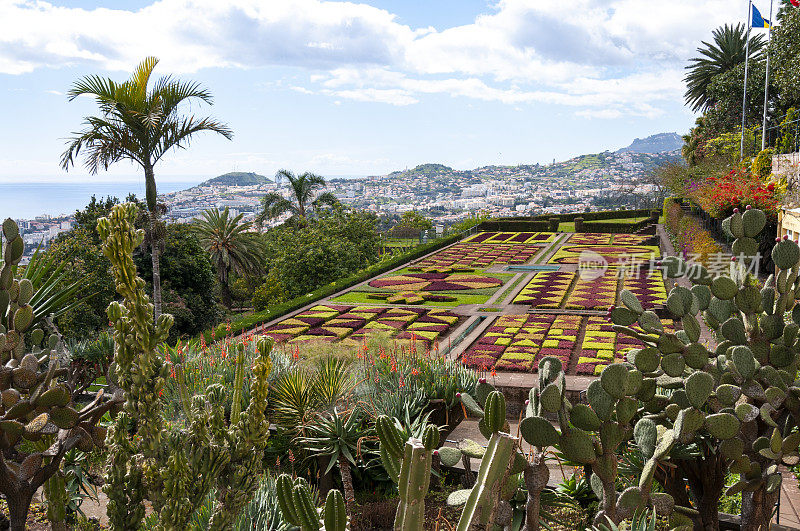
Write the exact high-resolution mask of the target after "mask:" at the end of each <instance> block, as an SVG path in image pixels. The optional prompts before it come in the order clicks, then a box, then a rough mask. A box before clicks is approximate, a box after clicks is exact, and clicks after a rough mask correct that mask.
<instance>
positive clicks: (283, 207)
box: [256, 170, 339, 226]
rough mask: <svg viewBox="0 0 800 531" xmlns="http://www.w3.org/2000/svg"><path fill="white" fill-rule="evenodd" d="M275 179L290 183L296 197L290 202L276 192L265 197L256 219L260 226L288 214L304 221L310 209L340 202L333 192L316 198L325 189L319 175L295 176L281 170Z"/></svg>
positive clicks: (323, 193)
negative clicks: (283, 179)
mask: <svg viewBox="0 0 800 531" xmlns="http://www.w3.org/2000/svg"><path fill="white" fill-rule="evenodd" d="M275 177H277V178H285V179H287V180H288V181H289V184H290V185H291V190H292V195H293V196H294V197H293V198H292V199H293V200H289V199H286V198H285V197H283V196H282V195H280V194H278V193H276V192H272V193H270V194H267V195H265V196H264V197H263V198H262V199H261V206H262V210H261V213H260V214H259V215H258V217H257V218H256V223H257V224H258V225H259V226H260V225H261V224H262V223H263V222H264V221H266V220H269V219H274V218H277V217H278V216H281V215H283V214H287V213H289V214H291V215H292V217H297V218H300V219H301V220H303V221H304V220H305V219H306V217H307V213H308V208H309V207H312V208H314V209H315V210H318V209H319V208H321V207H323V206H325V205H327V206H333V205H335V204H337V203H338V202H339V201H338V200H337V199H336V196H334V195H333V194H332V193H331V192H322V193H321V194H319V195H317V196H316V197H315V196H314V194H315V193H316V192H318V191H319V190H322V189H324V188H325V179H324V178H322V177H320V176H319V175H315V174H313V173H308V172H306V173H303V174H302V175H295V174H294V173H292V172H290V171H289V170H280V171H278V173H276V174H275Z"/></svg>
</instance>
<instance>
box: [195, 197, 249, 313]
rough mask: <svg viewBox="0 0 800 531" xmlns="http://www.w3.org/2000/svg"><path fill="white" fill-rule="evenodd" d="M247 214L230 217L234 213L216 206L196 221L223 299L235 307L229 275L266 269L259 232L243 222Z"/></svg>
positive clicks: (201, 241)
mask: <svg viewBox="0 0 800 531" xmlns="http://www.w3.org/2000/svg"><path fill="white" fill-rule="evenodd" d="M243 216H244V214H239V215H238V216H236V217H230V212H229V210H228V208H227V207H226V208H225V210H219V209H213V210H206V211H205V212H203V217H202V218H201V219H200V220H197V221H195V222H194V224H193V227H192V228H193V230H194V233H195V234H196V235H197V239H198V240H199V241H200V245H202V246H203V248H204V249H205V250H206V252H208V253H209V255H210V256H211V262H212V263H213V264H214V268H215V269H216V270H217V279H218V280H219V284H220V288H221V289H222V302H223V303H224V304H225V306H227V308H228V309H230V308H231V303H232V301H231V290H230V284H229V276H230V273H231V272H232V271H233V272H235V273H237V274H248V273H259V272H261V271H262V270H263V267H264V265H263V263H264V262H263V245H262V243H261V240H260V238H259V235H258V234H256V233H253V232H248V231H249V230H250V229H252V227H253V224H252V223H250V222H249V221H245V222H242V217H243Z"/></svg>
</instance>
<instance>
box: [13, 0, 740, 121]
mask: <svg viewBox="0 0 800 531" xmlns="http://www.w3.org/2000/svg"><path fill="white" fill-rule="evenodd" d="M739 11H742V10H740V9H738V6H734V5H732V4H731V3H730V2H729V1H728V0H705V1H697V0H673V1H670V2H652V1H651V0H572V1H571V2H569V3H568V4H566V3H564V2H563V0H500V1H499V2H498V3H497V4H496V5H495V6H494V7H493V9H492V10H491V11H490V12H489V13H488V14H484V15H481V16H478V17H477V18H476V19H475V21H474V22H473V23H471V24H467V25H462V26H457V27H452V28H447V29H444V30H442V31H437V30H435V29H433V28H428V27H426V28H416V29H415V28H410V27H408V26H406V25H403V24H400V23H399V22H398V21H397V18H396V17H395V15H393V14H392V13H390V12H388V11H386V10H382V9H378V8H375V7H372V6H369V5H365V4H359V3H355V2H340V1H324V0H266V1H265V0H226V1H225V2H219V1H218V0H159V1H157V2H155V3H153V4H151V5H149V6H147V7H145V8H142V9H140V10H138V11H125V10H116V9H105V8H98V9H94V10H85V9H79V8H66V7H60V6H57V5H54V4H51V3H47V2H43V1H35V0H30V1H23V0H0V73H7V74H22V73H26V72H30V71H32V70H34V69H37V68H58V67H61V66H64V65H72V64H83V65H88V66H89V67H91V68H98V69H103V70H112V71H119V70H122V71H128V70H130V69H131V68H132V67H133V66H134V65H135V64H136V63H137V62H138V61H139V60H140V59H141V58H142V57H144V56H145V55H157V56H159V57H161V59H162V65H161V66H162V68H163V70H164V71H171V72H176V73H187V72H189V73H190V72H195V71H197V70H199V69H203V68H211V67H223V68H259V67H265V66H274V65H277V66H289V67H300V68H304V69H307V70H309V75H308V79H309V85H308V86H305V87H304V86H298V84H297V83H295V82H292V86H291V87H289V88H290V89H291V90H296V91H298V92H301V93H306V94H312V93H315V94H323V95H327V96H329V97H332V98H335V102H338V101H340V100H353V101H369V102H379V103H385V104H391V105H412V104H414V103H417V102H418V101H420V99H421V98H422V97H424V95H426V94H449V95H452V96H454V97H460V98H470V99H475V100H482V101H497V102H502V103H505V104H509V105H519V104H525V103H534V102H542V103H548V104H554V105H566V106H570V107H575V108H576V113H577V114H579V115H581V116H592V117H604V118H615V117H620V116H623V115H638V116H650V117H652V116H657V115H659V114H661V113H663V112H664V111H663V110H662V109H661V108H660V107H659V106H660V105H662V103H663V102H664V101H673V102H674V101H680V98H681V95H682V92H683V85H682V82H681V79H682V77H683V66H684V64H685V62H686V59H688V58H689V57H691V55H692V54H693V53H694V48H696V46H697V44H698V43H699V41H700V39H704V38H708V36H709V35H710V32H711V30H712V29H713V28H715V27H716V26H718V25H720V24H722V23H723V22H731V21H734V22H735V21H736V20H738V19H739V18H743V17H742V15H743V13H740V12H739Z"/></svg>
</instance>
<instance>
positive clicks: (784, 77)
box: [769, 6, 800, 114]
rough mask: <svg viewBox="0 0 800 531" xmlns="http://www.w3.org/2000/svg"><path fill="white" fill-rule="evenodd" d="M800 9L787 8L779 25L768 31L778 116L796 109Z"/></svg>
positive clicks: (798, 98)
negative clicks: (770, 36) (770, 37)
mask: <svg viewBox="0 0 800 531" xmlns="http://www.w3.org/2000/svg"><path fill="white" fill-rule="evenodd" d="M798 36H800V8H796V7H792V6H789V9H788V10H787V12H786V14H785V15H784V16H783V17H782V20H781V24H780V25H779V26H776V27H775V29H773V30H772V41H771V42H770V45H769V47H770V48H769V51H770V56H771V57H770V68H771V69H773V74H770V77H772V78H773V80H774V83H775V87H776V88H777V91H778V99H779V101H780V110H781V114H782V113H784V112H786V111H787V110H788V109H789V108H790V107H795V108H798V107H800V39H798Z"/></svg>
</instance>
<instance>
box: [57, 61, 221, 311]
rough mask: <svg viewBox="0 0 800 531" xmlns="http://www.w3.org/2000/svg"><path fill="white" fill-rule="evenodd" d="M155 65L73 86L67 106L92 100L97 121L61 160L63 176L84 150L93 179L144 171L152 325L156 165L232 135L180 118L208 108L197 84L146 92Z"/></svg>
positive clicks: (165, 82) (168, 82)
mask: <svg viewBox="0 0 800 531" xmlns="http://www.w3.org/2000/svg"><path fill="white" fill-rule="evenodd" d="M157 64H158V59H156V58H155V57H148V58H146V59H145V60H144V61H142V62H141V63H139V66H137V67H136V70H134V71H133V74H132V75H131V77H130V78H129V79H128V80H127V81H125V82H123V83H117V82H115V81H113V80H112V79H109V78H103V77H100V76H97V75H92V76H86V77H84V78H82V79H80V80H79V81H77V82H76V83H75V84H74V85H73V87H72V89H70V91H69V92H68V93H67V94H68V96H69V100H70V101H72V100H74V99H75V98H77V97H78V96H83V95H88V96H93V97H94V99H95V101H96V102H97V106H98V107H99V108H100V115H99V116H87V117H86V118H84V125H85V126H86V128H85V129H84V130H83V131H79V132H76V133H73V134H74V135H75V136H74V137H72V138H70V139H69V140H68V146H67V149H66V151H64V154H63V155H62V157H61V167H62V168H63V169H64V170H69V168H70V167H71V166H73V165H74V163H75V162H74V161H75V158H77V157H78V155H79V154H80V152H81V151H83V150H85V151H86V154H85V161H84V164H85V166H86V168H87V169H88V170H89V171H90V172H91V173H92V174H96V173H97V172H98V171H99V170H100V169H101V168H102V169H104V170H107V169H108V167H109V166H110V165H111V164H113V163H115V162H119V161H122V160H127V161H130V162H133V163H134V164H137V165H139V166H140V167H141V168H142V170H143V171H144V182H145V194H146V196H147V209H148V213H149V218H150V219H149V222H150V234H151V235H152V238H153V239H154V240H156V241H154V242H153V245H152V257H153V305H154V307H155V312H154V313H155V318H156V319H157V318H158V317H159V316H160V315H161V268H160V261H159V258H160V257H159V245H158V239H159V231H158V230H157V224H158V205H157V202H156V197H157V195H158V194H157V191H156V179H155V170H154V168H155V165H156V163H157V162H158V161H159V160H161V158H162V157H163V156H164V155H165V154H166V153H167V152H168V151H170V150H171V149H172V148H186V147H188V146H189V143H190V142H191V140H192V138H193V136H194V134H195V133H199V132H202V131H211V132H214V133H219V134H221V135H222V136H224V137H225V138H227V139H229V140H230V139H231V138H232V137H233V132H232V131H231V130H230V129H229V128H228V127H227V126H226V125H224V124H222V123H220V122H217V121H215V120H212V119H211V118H197V117H195V116H194V115H188V116H187V115H186V114H183V113H182V112H181V110H182V107H183V104H184V103H188V102H191V101H193V100H197V99H199V100H201V101H203V102H205V103H208V104H211V103H212V97H211V93H209V92H208V91H207V90H206V89H204V88H202V87H201V86H200V85H199V84H198V83H196V82H193V81H189V82H183V81H178V80H175V79H173V78H172V77H171V76H164V77H161V78H159V79H158V80H157V81H155V84H154V85H152V86H149V85H150V77H151V75H152V73H153V70H154V69H155V67H156V65H157Z"/></svg>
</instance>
